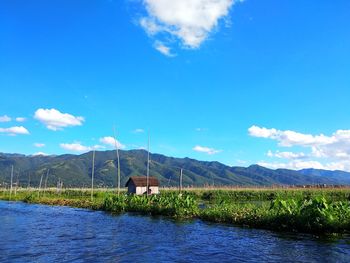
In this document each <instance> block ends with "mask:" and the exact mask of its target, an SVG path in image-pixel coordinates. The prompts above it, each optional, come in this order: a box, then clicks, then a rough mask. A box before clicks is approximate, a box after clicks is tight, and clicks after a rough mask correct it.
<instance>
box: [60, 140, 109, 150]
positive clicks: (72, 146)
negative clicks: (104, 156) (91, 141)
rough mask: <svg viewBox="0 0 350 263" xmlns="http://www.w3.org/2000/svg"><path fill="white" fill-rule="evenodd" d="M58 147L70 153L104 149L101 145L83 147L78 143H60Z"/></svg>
mask: <svg viewBox="0 0 350 263" xmlns="http://www.w3.org/2000/svg"><path fill="white" fill-rule="evenodd" d="M60 147H61V148H62V149H65V150H67V151H72V152H88V151H92V150H97V149H101V148H104V147H103V146H101V145H94V146H84V145H82V144H81V143H80V142H74V143H61V144H60Z"/></svg>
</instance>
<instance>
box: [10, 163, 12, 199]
mask: <svg viewBox="0 0 350 263" xmlns="http://www.w3.org/2000/svg"><path fill="white" fill-rule="evenodd" d="M12 182H13V165H12V168H11V185H10V200H11V196H12Z"/></svg>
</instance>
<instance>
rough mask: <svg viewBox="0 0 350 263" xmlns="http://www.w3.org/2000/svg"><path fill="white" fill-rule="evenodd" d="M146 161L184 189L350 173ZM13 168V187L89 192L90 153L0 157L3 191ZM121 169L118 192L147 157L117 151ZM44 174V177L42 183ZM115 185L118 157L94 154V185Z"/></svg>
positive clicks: (329, 180) (329, 179)
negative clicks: (59, 185)
mask: <svg viewBox="0 0 350 263" xmlns="http://www.w3.org/2000/svg"><path fill="white" fill-rule="evenodd" d="M150 158H151V162H150V175H151V176H155V177H157V178H158V179H159V180H160V184H161V186H177V185H178V184H179V174H180V169H183V185H185V186H186V185H187V186H209V185H210V186H213V185H214V186H271V185H312V184H328V185H329V184H332V185H350V173H348V172H344V171H327V170H317V169H304V170H300V171H294V170H288V169H277V170H272V169H268V168H265V167H262V166H259V165H251V166H249V167H230V166H227V165H224V164H222V163H219V162H205V161H198V160H194V159H190V158H173V157H167V156H164V155H161V154H150ZM12 166H13V167H14V176H13V182H17V181H18V182H19V185H21V186H28V185H30V186H33V187H37V186H38V185H39V183H40V180H41V178H43V179H42V180H43V183H44V182H45V181H46V182H47V185H48V186H56V185H57V182H58V180H61V181H62V182H63V184H64V186H66V187H89V186H90V184H91V171H92V152H89V153H84V154H81V155H70V154H65V155H58V156H42V155H39V156H26V155H22V154H6V153H0V184H1V185H9V183H10V177H11V168H12ZM120 167H121V183H122V186H124V184H125V183H126V181H127V179H128V178H129V177H130V176H137V175H145V174H146V169H147V151H145V150H130V151H120ZM48 171H49V172H48ZM47 174H48V177H46V175H47ZM116 183H117V169H116V152H115V151H97V152H96V158H95V185H96V186H99V187H114V186H116Z"/></svg>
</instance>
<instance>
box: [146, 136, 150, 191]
mask: <svg viewBox="0 0 350 263" xmlns="http://www.w3.org/2000/svg"><path fill="white" fill-rule="evenodd" d="M150 137H151V136H150V133H149V130H148V147H147V149H148V153H147V190H146V191H147V195H148V193H149V190H148V189H149V163H150V157H149V151H150V142H151V138H150Z"/></svg>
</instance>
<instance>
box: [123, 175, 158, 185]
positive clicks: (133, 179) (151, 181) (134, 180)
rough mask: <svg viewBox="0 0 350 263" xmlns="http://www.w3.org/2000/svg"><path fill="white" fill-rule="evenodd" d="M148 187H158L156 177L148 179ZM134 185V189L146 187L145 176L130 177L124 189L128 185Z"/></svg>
mask: <svg viewBox="0 0 350 263" xmlns="http://www.w3.org/2000/svg"><path fill="white" fill-rule="evenodd" d="M148 180H149V181H148V183H149V184H148V185H149V186H159V181H158V179H157V178H156V177H148ZM131 182H132V183H134V185H135V186H136V187H146V186H147V176H131V177H130V178H129V180H128V181H127V182H126V184H125V187H128V185H129V183H131Z"/></svg>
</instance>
